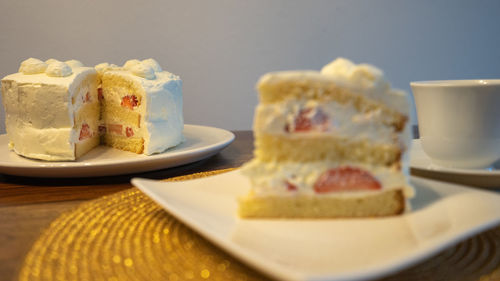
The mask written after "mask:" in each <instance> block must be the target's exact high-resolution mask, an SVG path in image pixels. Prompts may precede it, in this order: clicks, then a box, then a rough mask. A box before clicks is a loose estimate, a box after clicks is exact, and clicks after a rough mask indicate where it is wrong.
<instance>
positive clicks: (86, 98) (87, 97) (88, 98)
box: [83, 92, 90, 103]
mask: <svg viewBox="0 0 500 281" xmlns="http://www.w3.org/2000/svg"><path fill="white" fill-rule="evenodd" d="M86 102H90V93H89V92H87V93H86V94H85V98H84V99H83V103H86Z"/></svg>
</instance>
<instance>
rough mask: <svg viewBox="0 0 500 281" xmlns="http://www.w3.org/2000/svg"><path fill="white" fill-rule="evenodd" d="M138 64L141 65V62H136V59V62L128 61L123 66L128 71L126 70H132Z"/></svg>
mask: <svg viewBox="0 0 500 281" xmlns="http://www.w3.org/2000/svg"><path fill="white" fill-rule="evenodd" d="M138 64H141V61H140V60H135V59H134V60H128V61H126V62H125V64H124V65H123V68H124V69H126V70H131V69H132V68H133V67H134V66H136V65H138Z"/></svg>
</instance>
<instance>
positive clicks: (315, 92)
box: [239, 58, 413, 218]
mask: <svg viewBox="0 0 500 281" xmlns="http://www.w3.org/2000/svg"><path fill="white" fill-rule="evenodd" d="M257 90H258V92H259V100H260V104H259V105H258V106H257V108H256V111H255V119H254V136H255V151H254V159H253V160H252V161H250V162H249V163H247V164H245V165H244V167H243V169H242V171H243V173H244V174H245V175H247V176H248V177H249V179H250V181H251V184H252V189H251V192H250V194H248V195H247V196H246V197H244V198H241V199H240V202H239V215H240V216H241V217H245V218H250V217H257V218H265V217H270V218H276V217H284V218H322V217H367V216H387V215H395V214H400V213H402V212H403V211H404V210H405V209H406V208H408V202H407V199H408V198H409V197H411V196H412V195H413V189H412V188H411V186H409V184H408V181H407V170H408V168H407V163H406V161H405V160H404V159H405V158H406V157H403V156H405V155H406V154H405V152H406V151H407V149H408V147H409V145H410V139H411V136H410V131H409V129H408V122H407V120H408V115H409V103H408V98H407V95H406V93H404V92H402V91H396V90H393V89H391V87H390V85H389V83H388V82H386V81H385V80H384V78H383V74H382V72H381V71H380V70H379V69H377V68H375V67H374V66H371V65H366V64H361V65H354V64H353V63H352V62H350V61H348V60H346V59H342V58H339V59H337V60H335V61H333V62H332V63H330V64H329V65H327V66H325V67H324V68H323V70H322V71H321V72H318V71H286V72H275V73H268V74H266V75H264V76H263V77H262V78H261V79H260V81H259V82H258V84H257Z"/></svg>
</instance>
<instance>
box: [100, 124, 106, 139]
mask: <svg viewBox="0 0 500 281" xmlns="http://www.w3.org/2000/svg"><path fill="white" fill-rule="evenodd" d="M104 134H106V126H104V125H99V135H101V136H102V135H104Z"/></svg>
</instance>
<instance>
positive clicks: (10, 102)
mask: <svg viewBox="0 0 500 281" xmlns="http://www.w3.org/2000/svg"><path fill="white" fill-rule="evenodd" d="M96 69H97V71H96ZM2 97H3V98H2V100H3V105H4V108H5V113H6V129H7V134H8V137H9V146H10V148H11V149H12V150H13V151H15V152H16V153H17V154H19V155H22V156H25V157H28V158H33V159H40V160H47V161H67V160H76V159H78V158H79V157H81V156H82V155H84V154H85V153H86V152H88V151H89V150H91V149H92V148H94V147H95V146H97V145H99V143H101V142H102V143H104V144H107V145H109V146H112V147H115V148H118V149H121V150H127V151H131V152H135V153H144V154H147V155H150V154H154V153H159V152H163V151H165V150H166V149H168V148H169V147H172V146H175V145H177V144H179V143H180V142H181V141H182V139H183V137H182V129H183V116H182V81H181V80H180V79H179V77H178V76H175V75H173V74H172V73H169V72H167V71H162V69H161V68H160V66H159V65H158V63H157V62H156V61H154V60H153V59H148V60H143V61H138V60H130V61H128V62H127V63H126V64H125V65H124V66H123V67H118V66H115V65H109V64H107V63H104V64H100V65H98V66H96V68H93V67H84V66H83V64H82V63H81V62H79V61H77V60H70V61H66V62H61V61H58V60H55V59H49V60H47V61H41V60H38V59H33V58H30V59H27V60H25V61H23V62H22V63H21V66H20V68H19V72H18V73H14V74H11V75H8V76H6V77H4V78H3V79H2Z"/></svg>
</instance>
